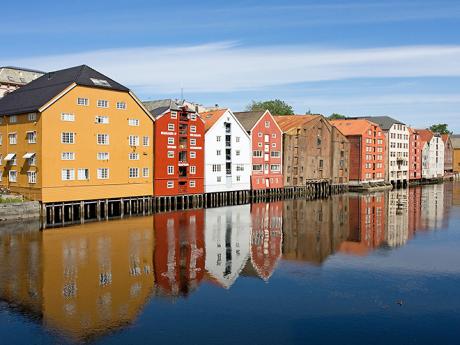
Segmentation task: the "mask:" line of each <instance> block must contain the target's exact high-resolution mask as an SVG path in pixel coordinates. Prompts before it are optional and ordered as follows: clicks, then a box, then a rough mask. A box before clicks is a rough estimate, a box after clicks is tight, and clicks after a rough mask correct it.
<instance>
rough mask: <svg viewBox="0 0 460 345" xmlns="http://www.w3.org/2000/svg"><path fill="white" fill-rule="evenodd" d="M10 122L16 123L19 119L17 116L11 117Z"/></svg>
mask: <svg viewBox="0 0 460 345" xmlns="http://www.w3.org/2000/svg"><path fill="white" fill-rule="evenodd" d="M9 120H10V121H9V123H16V122H18V117H17V116H16V115H11V116H10V119H9Z"/></svg>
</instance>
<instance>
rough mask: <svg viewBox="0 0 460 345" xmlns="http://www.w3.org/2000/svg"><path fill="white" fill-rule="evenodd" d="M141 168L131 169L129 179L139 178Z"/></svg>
mask: <svg viewBox="0 0 460 345" xmlns="http://www.w3.org/2000/svg"><path fill="white" fill-rule="evenodd" d="M138 177H139V168H129V178H138Z"/></svg>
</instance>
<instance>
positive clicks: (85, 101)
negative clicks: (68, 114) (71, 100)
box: [77, 97, 89, 106]
mask: <svg viewBox="0 0 460 345" xmlns="http://www.w3.org/2000/svg"><path fill="white" fill-rule="evenodd" d="M77 104H78V105H84V106H88V105H89V100H88V98H83V97H78V98H77Z"/></svg>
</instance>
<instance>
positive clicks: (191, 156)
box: [190, 151, 196, 159]
mask: <svg viewBox="0 0 460 345" xmlns="http://www.w3.org/2000/svg"><path fill="white" fill-rule="evenodd" d="M190 158H192V159H193V158H196V151H190Z"/></svg>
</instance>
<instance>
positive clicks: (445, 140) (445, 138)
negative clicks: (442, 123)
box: [441, 134, 450, 143]
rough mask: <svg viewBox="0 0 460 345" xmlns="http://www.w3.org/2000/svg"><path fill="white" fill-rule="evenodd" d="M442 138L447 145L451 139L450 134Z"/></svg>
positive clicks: (442, 135) (443, 135)
mask: <svg viewBox="0 0 460 345" xmlns="http://www.w3.org/2000/svg"><path fill="white" fill-rule="evenodd" d="M441 138H442V141H444V143H446V142H447V141H448V140H449V139H450V134H441Z"/></svg>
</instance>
